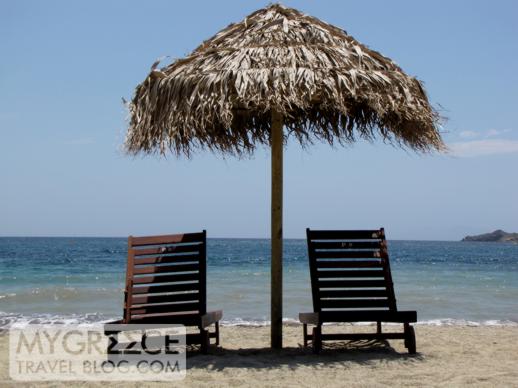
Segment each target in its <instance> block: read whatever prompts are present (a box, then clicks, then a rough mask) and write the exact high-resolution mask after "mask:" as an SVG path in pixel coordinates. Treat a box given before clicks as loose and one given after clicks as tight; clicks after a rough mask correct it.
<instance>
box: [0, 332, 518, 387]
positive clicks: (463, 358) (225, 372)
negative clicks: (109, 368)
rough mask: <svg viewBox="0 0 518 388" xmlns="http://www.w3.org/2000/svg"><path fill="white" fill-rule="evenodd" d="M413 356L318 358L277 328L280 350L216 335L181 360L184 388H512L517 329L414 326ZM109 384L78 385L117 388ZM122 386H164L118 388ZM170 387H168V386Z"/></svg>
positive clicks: (0, 351) (246, 337) (378, 348)
mask: <svg viewBox="0 0 518 388" xmlns="http://www.w3.org/2000/svg"><path fill="white" fill-rule="evenodd" d="M344 329H345V330H347V332H364V331H369V332H370V331H372V330H373V327H370V326H358V325H350V326H349V327H347V328H345V327H344V326H343V325H342V326H339V327H338V326H335V325H333V326H331V325H330V326H328V327H327V328H326V331H327V330H328V331H329V332H331V331H333V330H339V331H340V332H343V331H344ZM415 330H416V338H417V352H418V353H417V354H416V355H414V356H411V355H408V354H407V352H406V349H405V348H404V345H403V341H401V340H390V341H388V342H387V341H378V342H373V341H352V342H346V341H340V342H331V343H328V344H325V345H324V350H323V351H322V353H321V354H319V355H314V354H312V352H311V349H310V348H303V347H302V328H301V327H300V326H293V325H284V327H283V332H284V349H283V350H282V351H280V352H279V351H272V350H270V349H269V328H268V327H266V326H261V327H243V326H240V327H237V326H222V327H221V345H222V346H221V347H219V348H214V347H212V348H211V349H210V352H209V354H207V355H202V354H199V353H198V352H197V351H196V350H195V351H193V352H191V353H189V355H188V357H187V377H186V378H185V380H183V381H181V382H178V385H179V386H186V387H199V386H201V387H209V386H210V387H214V386H216V387H220V386H221V387H223V386H250V385H253V386H260V387H268V386H304V387H306V386H307V387H310V386H311V387H315V386H321V387H335V386H336V387H338V386H344V385H347V386H353V387H364V386H369V387H381V386H468V385H469V386H477V387H478V386H480V387H491V386H504V387H505V386H509V387H510V386H513V385H515V384H516V381H518V368H517V367H516V366H517V365H518V352H517V351H516V349H518V327H513V326H477V327H475V326H424V325H416V329H415ZM7 340H8V336H6V335H3V336H0V386H20V383H19V382H14V381H12V380H10V379H9V375H8V364H9V362H8V361H9V359H8V357H9V356H8V347H7ZM120 384H121V383H117V382H111V383H108V382H93V383H86V382H83V383H81V385H82V386H98V387H100V386H109V387H111V386H113V387H115V386H118V385H120ZM21 385H22V386H46V387H50V386H53V387H69V386H70V382H60V381H54V382H51V381H48V382H43V383H38V384H36V383H34V382H28V383H22V384H21ZM124 385H125V386H131V387H142V386H153V387H155V386H156V387H158V386H166V384H163V383H153V382H139V383H124ZM168 385H169V386H170V383H169V384H168Z"/></svg>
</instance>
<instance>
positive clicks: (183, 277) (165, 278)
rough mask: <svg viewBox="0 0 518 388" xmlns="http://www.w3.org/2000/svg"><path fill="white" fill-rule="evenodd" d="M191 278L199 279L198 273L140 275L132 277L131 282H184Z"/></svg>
mask: <svg viewBox="0 0 518 388" xmlns="http://www.w3.org/2000/svg"><path fill="white" fill-rule="evenodd" d="M192 280H200V274H199V273H192V274H191V273H188V274H179V275H160V276H142V277H134V278H133V284H149V283H175V282H186V281H192Z"/></svg>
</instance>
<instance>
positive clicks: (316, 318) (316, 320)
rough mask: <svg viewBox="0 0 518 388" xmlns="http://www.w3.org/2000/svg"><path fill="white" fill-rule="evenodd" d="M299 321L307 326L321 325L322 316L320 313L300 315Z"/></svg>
mask: <svg viewBox="0 0 518 388" xmlns="http://www.w3.org/2000/svg"><path fill="white" fill-rule="evenodd" d="M299 320H300V321H301V322H302V323H305V324H311V325H319V324H320V314H319V313H299Z"/></svg>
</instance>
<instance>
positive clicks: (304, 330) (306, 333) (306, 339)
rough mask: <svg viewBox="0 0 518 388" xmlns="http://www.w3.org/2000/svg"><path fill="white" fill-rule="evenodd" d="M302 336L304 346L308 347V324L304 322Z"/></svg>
mask: <svg viewBox="0 0 518 388" xmlns="http://www.w3.org/2000/svg"><path fill="white" fill-rule="evenodd" d="M302 336H303V337H304V347H305V348H307V347H308V325H307V324H306V323H304V324H303V325H302Z"/></svg>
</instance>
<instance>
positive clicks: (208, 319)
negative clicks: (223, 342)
mask: <svg viewBox="0 0 518 388" xmlns="http://www.w3.org/2000/svg"><path fill="white" fill-rule="evenodd" d="M222 317H223V311H222V310H216V311H209V312H207V313H206V314H204V315H202V316H201V327H203V328H206V327H207V326H209V325H212V324H213V323H216V322H218V321H219V320H220V319H221V318H222Z"/></svg>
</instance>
